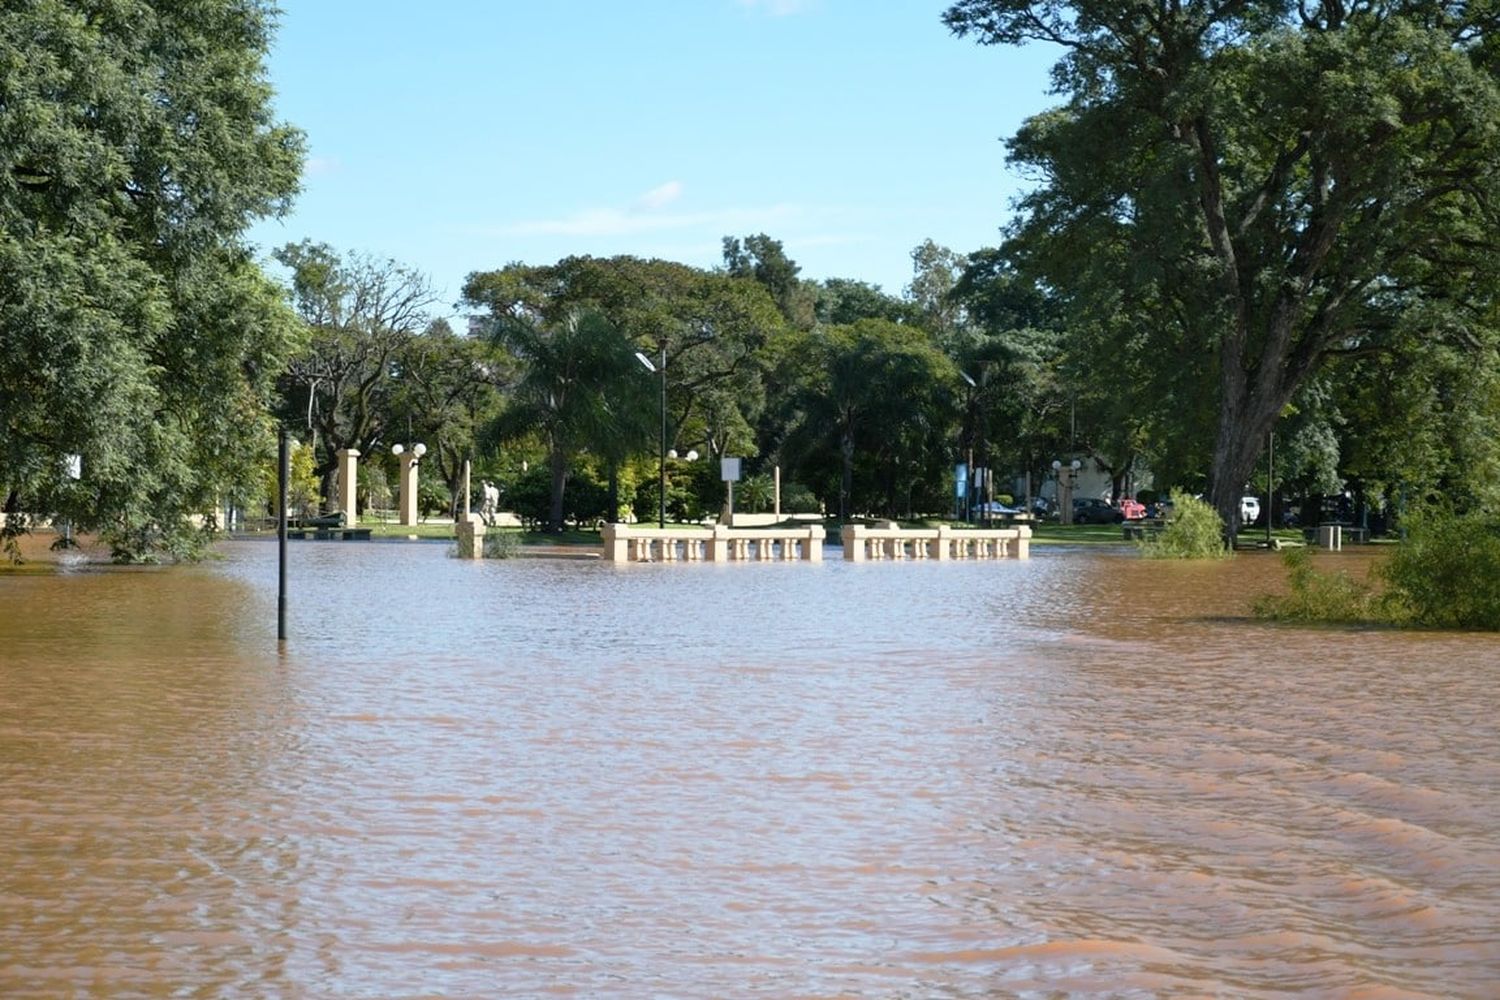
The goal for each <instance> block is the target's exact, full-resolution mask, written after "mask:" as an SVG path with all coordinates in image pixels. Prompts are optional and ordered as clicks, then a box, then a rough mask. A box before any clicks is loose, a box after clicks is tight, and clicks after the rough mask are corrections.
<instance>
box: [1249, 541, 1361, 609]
mask: <svg viewBox="0 0 1500 1000" xmlns="http://www.w3.org/2000/svg"><path fill="white" fill-rule="evenodd" d="M1281 559H1282V562H1283V563H1284V564H1285V565H1286V568H1287V582H1288V585H1289V587H1290V593H1287V594H1265V595H1262V596H1260V597H1258V598H1256V600H1255V602H1254V604H1253V606H1252V607H1253V611H1254V614H1255V616H1256V617H1257V618H1265V619H1268V620H1270V621H1283V622H1304V623H1320V624H1329V625H1336V624H1354V623H1359V622H1367V621H1370V620H1372V619H1373V618H1375V617H1376V616H1377V609H1378V607H1379V602H1378V601H1377V599H1376V595H1375V592H1374V589H1373V588H1372V587H1370V586H1369V585H1368V584H1365V583H1361V582H1360V581H1358V580H1355V579H1353V578H1351V577H1350V576H1349V574H1348V573H1345V572H1343V571H1339V572H1336V573H1321V572H1319V571H1318V570H1316V569H1314V568H1313V565H1312V557H1311V555H1310V554H1309V551H1308V550H1307V549H1305V548H1299V549H1288V550H1287V551H1286V552H1285V553H1284V554H1283V555H1282V557H1281Z"/></svg>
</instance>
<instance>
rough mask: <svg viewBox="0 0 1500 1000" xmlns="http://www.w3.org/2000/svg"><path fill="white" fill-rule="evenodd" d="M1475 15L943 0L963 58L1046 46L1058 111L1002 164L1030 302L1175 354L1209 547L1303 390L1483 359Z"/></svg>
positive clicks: (1493, 107)
mask: <svg viewBox="0 0 1500 1000" xmlns="http://www.w3.org/2000/svg"><path fill="white" fill-rule="evenodd" d="M1490 7H1491V5H1489V4H1454V3H1446V2H1437V0H1431V2H1421V0H1410V2H1402V3H1388V2H1383V0H1323V2H1299V3H1291V2H1287V0H1173V2H1165V0H1132V2H1125V3H1122V2H1118V0H1073V2H1060V0H1034V2H1031V0H960V2H958V3H956V4H954V5H953V6H951V7H950V8H949V9H948V11H947V13H946V14H945V20H946V22H947V24H948V25H949V26H950V27H951V28H952V29H953V30H954V31H956V32H957V33H959V34H961V35H969V36H973V37H975V38H977V39H978V40H979V41H980V42H983V43H999V44H1020V43H1023V42H1029V41H1042V42H1047V43H1052V44H1055V45H1057V46H1059V47H1060V48H1061V51H1062V53H1063V55H1062V58H1061V60H1060V61H1059V63H1058V64H1057V66H1056V67H1055V69H1054V75H1053V77H1054V82H1055V85H1056V88H1057V91H1058V92H1059V93H1061V94H1062V95H1064V97H1065V99H1066V102H1065V103H1064V104H1063V105H1062V106H1061V107H1059V108H1057V109H1054V110H1052V111H1048V112H1046V113H1043V114H1041V115H1039V116H1037V117H1035V118H1033V119H1031V120H1030V121H1029V122H1027V123H1026V125H1025V126H1024V127H1023V128H1022V130H1021V131H1020V133H1019V134H1017V135H1016V136H1015V137H1014V138H1013V139H1012V140H1011V144H1010V150H1011V155H1012V158H1013V160H1014V161H1015V162H1016V163H1018V164H1019V165H1021V166H1022V167H1024V168H1026V169H1028V170H1031V171H1033V172H1034V173H1035V174H1036V175H1037V176H1038V177H1039V178H1040V180H1041V184H1040V186H1039V187H1038V188H1037V189H1036V190H1035V191H1034V192H1033V193H1032V194H1030V195H1028V196H1027V197H1026V198H1025V199H1023V201H1022V204H1021V208H1022V217H1021V221H1020V223H1019V225H1018V226H1017V227H1016V229H1015V232H1014V234H1013V235H1014V237H1015V239H1016V240H1017V241H1018V242H1019V243H1021V244H1023V245H1024V246H1025V247H1026V249H1027V252H1028V253H1029V255H1030V256H1029V260H1030V263H1031V265H1032V266H1035V267H1036V268H1037V269H1038V272H1039V273H1040V274H1042V275H1044V276H1045V278H1046V280H1047V281H1048V282H1049V283H1050V284H1052V285H1054V286H1055V287H1058V288H1060V289H1066V290H1068V291H1069V292H1070V293H1072V294H1073V295H1074V296H1075V297H1076V301H1075V302H1074V303H1073V304H1074V306H1075V307H1077V308H1089V307H1093V308H1095V309H1102V308H1106V307H1108V305H1109V303H1110V301H1111V300H1112V299H1113V298H1115V297H1119V296H1121V295H1123V296H1125V297H1127V298H1128V299H1129V300H1130V302H1131V303H1132V304H1133V305H1134V306H1135V307H1137V308H1141V309H1143V310H1144V315H1145V316H1146V317H1148V318H1149V319H1150V320H1151V322H1148V323H1144V324H1142V325H1140V326H1139V327H1138V328H1137V330H1136V334H1135V335H1136V336H1139V337H1143V338H1149V339H1151V340H1152V344H1153V347H1154V346H1155V344H1156V338H1161V339H1160V343H1161V344H1162V346H1161V348H1160V349H1159V351H1158V353H1160V354H1161V356H1162V357H1163V362H1162V363H1163V364H1171V363H1172V362H1171V361H1170V360H1168V359H1169V358H1171V357H1172V356H1173V350H1172V345H1173V342H1174V341H1175V340H1179V339H1180V340H1181V341H1182V342H1185V343H1187V344H1189V345H1191V348H1192V351H1193V356H1192V357H1193V360H1192V362H1191V364H1190V365H1185V366H1182V370H1185V371H1192V372H1195V373H1196V374H1197V377H1199V378H1201V379H1203V380H1206V381H1207V382H1208V384H1209V385H1211V386H1212V396H1213V403H1214V408H1215V409H1216V413H1215V414H1214V419H1213V420H1212V421H1211V422H1210V423H1209V425H1208V426H1209V427H1210V429H1211V430H1210V433H1209V434H1208V435H1206V437H1207V438H1208V442H1207V448H1206V449H1205V450H1206V451H1207V452H1208V453H1209V454H1210V455H1211V458H1210V460H1209V469H1208V472H1209V475H1208V483H1209V495H1210V498H1211V500H1212V502H1213V504H1214V506H1215V507H1216V508H1217V509H1218V510H1219V512H1220V514H1221V515H1223V516H1224V517H1225V519H1226V521H1227V522H1228V523H1229V524H1230V525H1231V526H1232V527H1231V531H1233V530H1234V529H1233V526H1234V525H1237V522H1238V510H1237V507H1238V504H1237V499H1238V497H1239V495H1240V491H1241V489H1242V488H1243V487H1244V485H1245V483H1246V481H1247V480H1248V479H1249V477H1250V476H1251V474H1252V471H1253V469H1254V467H1255V465H1256V462H1257V459H1258V456H1259V454H1260V450H1261V448H1262V446H1263V444H1264V442H1265V440H1266V435H1267V432H1268V431H1269V430H1270V429H1271V428H1272V426H1273V425H1274V423H1275V421H1276V419H1277V417H1278V415H1279V414H1280V413H1281V411H1282V409H1283V407H1284V406H1285V405H1286V404H1287V403H1288V402H1289V401H1291V400H1292V399H1293V398H1294V396H1295V395H1296V394H1297V392H1298V390H1299V389H1300V388H1301V387H1302V386H1304V385H1305V384H1306V383H1307V382H1308V380H1309V379H1310V378H1312V377H1313V376H1314V375H1315V374H1316V373H1318V372H1319V371H1321V370H1324V369H1325V368H1326V367H1327V366H1328V365H1330V364H1331V363H1333V362H1335V361H1337V360H1340V359H1346V358H1349V357H1352V356H1364V355H1372V354H1377V353H1390V354H1398V353H1399V352H1400V351H1401V350H1402V349H1403V348H1404V347H1405V346H1406V345H1408V344H1413V343H1415V344H1417V345H1423V344H1431V343H1433V342H1436V341H1442V342H1447V343H1454V344H1465V343H1467V344H1470V345H1474V344H1478V343H1482V342H1485V341H1488V340H1489V339H1490V323H1489V322H1488V320H1489V316H1490V306H1491V304H1492V300H1493V296H1494V291H1495V287H1496V277H1497V274H1496V271H1497V268H1500V254H1497V252H1496V251H1497V250H1500V228H1497V225H1496V222H1497V218H1496V210H1497V209H1496V206H1497V205H1500V200H1497V195H1500V184H1497V179H1500V174H1497V171H1500V88H1497V86H1496V81H1495V79H1494V75H1493V71H1494V68H1495V56H1496V52H1495V45H1496V41H1497V40H1496V38H1495V36H1494V30H1493V29H1494V25H1493V24H1492V23H1491V22H1492V21H1493V19H1494V14H1493V12H1492V11H1491V10H1490Z"/></svg>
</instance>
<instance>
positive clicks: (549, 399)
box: [486, 311, 655, 532]
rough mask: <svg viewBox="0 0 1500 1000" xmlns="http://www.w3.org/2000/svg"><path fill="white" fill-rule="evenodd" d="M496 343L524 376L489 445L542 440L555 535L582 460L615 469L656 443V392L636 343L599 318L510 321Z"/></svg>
mask: <svg viewBox="0 0 1500 1000" xmlns="http://www.w3.org/2000/svg"><path fill="white" fill-rule="evenodd" d="M490 335H491V339H492V340H493V341H494V342H495V343H496V344H498V345H500V346H502V347H504V348H505V349H506V350H507V351H509V352H510V353H511V354H512V355H513V356H514V357H515V358H516V360H517V361H518V362H519V363H520V366H521V372H522V374H521V377H520V380H519V381H518V382H517V383H516V386H515V388H514V389H513V390H512V393H511V396H510V398H509V400H508V401H507V404H506V407H505V409H504V410H503V411H502V412H501V413H500V415H499V416H498V417H497V418H496V419H495V421H494V422H493V423H492V424H491V425H490V428H489V432H488V434H487V435H486V437H487V439H488V440H489V441H491V442H493V443H499V442H506V441H515V440H520V439H523V438H529V437H540V438H541V440H542V441H543V443H544V444H545V446H546V449H547V461H548V468H549V470H550V472H551V505H550V508H549V516H548V522H547V528H548V530H549V531H553V532H557V531H561V530H562V527H563V493H564V491H565V490H566V488H567V483H568V476H569V474H570V472H571V470H572V466H573V464H574V462H576V460H577V459H578V457H579V456H580V455H582V454H583V453H585V452H593V453H595V454H598V455H600V456H602V457H603V458H604V459H605V460H606V461H609V462H611V463H613V462H615V461H618V459H619V458H620V457H621V456H624V455H628V454H630V453H631V452H634V451H638V450H640V449H641V448H643V447H644V446H645V445H646V443H647V442H649V441H650V438H651V431H652V429H653V428H654V426H655V422H654V417H655V407H654V406H653V405H652V399H651V391H650V390H651V388H652V385H651V383H650V382H649V380H646V379H642V378H640V373H639V366H638V365H637V364H636V360H635V357H634V346H633V345H632V344H631V342H630V341H629V340H628V339H626V338H625V337H624V336H623V335H622V334H621V333H620V332H619V330H617V329H616V328H615V327H614V326H613V325H612V324H611V323H610V322H609V321H608V320H607V319H605V318H604V316H603V315H601V314H600V313H597V312H593V311H578V312H573V313H570V314H568V315H566V316H565V317H563V318H562V319H561V320H558V321H555V322H548V321H546V320H545V319H541V318H537V317H533V316H514V315H512V316H503V317H500V318H498V319H496V320H495V321H494V324H493V326H492V327H491V331H490Z"/></svg>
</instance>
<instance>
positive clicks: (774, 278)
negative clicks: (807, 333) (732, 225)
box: [724, 233, 816, 330]
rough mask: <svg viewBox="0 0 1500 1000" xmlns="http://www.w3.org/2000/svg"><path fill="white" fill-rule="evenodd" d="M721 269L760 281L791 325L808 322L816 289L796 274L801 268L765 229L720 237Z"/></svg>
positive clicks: (809, 325)
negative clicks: (760, 231)
mask: <svg viewBox="0 0 1500 1000" xmlns="http://www.w3.org/2000/svg"><path fill="white" fill-rule="evenodd" d="M724 269H725V271H727V272H728V273H729V275H730V276H731V277H735V278H747V279H749V280H751V281H755V282H757V283H759V284H760V285H763V286H764V287H765V289H766V291H768V292H770V293H771V298H772V300H773V301H775V303H776V308H777V309H780V310H781V315H782V316H783V317H784V318H785V319H786V321H787V322H788V323H789V324H791V325H792V326H794V327H797V328H798V329H802V330H806V329H808V328H809V327H811V326H812V324H813V312H814V305H815V302H816V292H815V291H814V290H813V289H812V288H811V287H809V286H807V285H806V284H804V283H803V281H802V280H801V279H800V278H798V277H797V275H798V273H800V272H801V270H802V268H800V267H799V266H797V262H796V261H794V260H792V259H791V258H790V257H788V256H787V255H786V250H785V249H784V248H783V247H782V245H781V241H780V240H773V239H771V237H769V236H767V235H766V234H765V233H757V234H755V235H754V236H746V237H745V238H744V240H743V241H741V240H739V239H737V238H736V237H733V236H726V237H724Z"/></svg>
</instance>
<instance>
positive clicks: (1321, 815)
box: [0, 543, 1500, 997]
mask: <svg viewBox="0 0 1500 1000" xmlns="http://www.w3.org/2000/svg"><path fill="white" fill-rule="evenodd" d="M224 551H225V555H226V556H227V559H226V560H225V561H224V562H222V563H218V564H214V565H209V566H205V567H198V568H192V569H178V570H171V571H164V572H129V573H118V572H105V573H75V574H68V575H63V576H55V577H41V578H38V577H16V578H0V995H3V996H6V997H54V996H66V995H80V994H85V995H117V994H131V993H146V994H149V995H163V996H164V995H173V994H176V993H178V992H182V993H186V994H192V995H239V996H266V995H280V996H317V997H323V996H411V995H466V996H499V995H512V996H525V995H537V994H561V995H580V996H621V997H633V996H694V997H698V996H702V997H709V996H713V997H726V996H746V995H768V996H801V997H836V996H837V997H844V996H875V997H882V996H889V997H894V996H903V997H914V996H915V997H926V996H935V997H989V996H1004V995H1011V994H1020V995H1029V994H1046V995H1052V994H1054V993H1055V994H1059V995H1070V994H1072V995H1091V994H1094V995H1096V994H1100V993H1107V994H1110V995H1118V996H1143V997H1144V996H1157V995H1163V994H1179V995H1181V994H1196V995H1203V994H1208V995H1233V996H1265V997H1272V996H1283V995H1286V994H1287V993H1291V992H1298V991H1305V992H1307V993H1309V994H1312V995H1358V996H1367V997H1383V996H1391V997H1395V996H1412V995H1421V994H1427V995H1433V996H1474V997H1484V996H1492V995H1494V992H1495V989H1496V984H1497V983H1500V724H1497V721H1496V719H1497V712H1496V708H1497V704H1496V703H1497V695H1496V694H1495V691H1496V681H1497V679H1500V678H1497V673H1500V646H1497V645H1496V640H1494V639H1492V638H1489V637H1484V636H1473V635H1456V636H1442V635H1432V634H1418V635H1413V634H1399V633H1392V632H1385V631H1353V632H1350V631H1319V630H1294V629H1285V628H1278V627H1267V626H1262V625H1258V624H1255V623H1252V622H1249V621H1246V620H1245V619H1244V618H1243V617H1241V616H1242V615H1243V613H1244V608H1245V605H1246V602H1247V600H1248V597H1249V596H1250V595H1253V594H1254V593H1257V592H1259V591H1261V590H1263V589H1267V588H1269V587H1270V586H1272V585H1273V581H1274V580H1275V579H1277V578H1279V576H1280V570H1279V568H1278V567H1277V566H1276V565H1275V563H1274V561H1273V560H1270V559H1266V558H1257V557H1254V556H1249V557H1243V558H1240V559H1237V560H1235V561H1234V562H1233V563H1231V564H1228V565H1212V566H1196V565H1188V566H1179V565H1162V564H1159V563H1148V562H1142V561H1138V560H1136V559H1134V558H1131V557H1130V556H1129V555H1125V554H1115V555H1098V554H1090V553H1082V552H1073V553H1068V552H1056V551H1051V552H1049V551H1041V552H1038V553H1037V555H1036V557H1035V558H1034V559H1033V560H1032V561H1031V562H1030V563H1026V564H1023V563H1015V562H1010V563H943V564H939V563H922V564H889V563H882V564H863V565H857V566H856V565H846V564H843V563H840V562H829V563H826V564H823V565H821V566H818V565H806V564H753V565H727V566H726V565H717V566H716V565H709V564H703V565H676V566H665V567H662V566H608V565H603V564H600V563H593V562H577V561H549V560H532V559H526V560H510V561H503V562H486V563H478V564H471V563H461V562H458V561H456V560H452V559H449V558H447V557H446V554H445V548H444V546H441V545H431V544H411V545H395V544H385V545H382V544H368V545H355V544H349V545H344V544H336V543H325V544H316V543H307V544H303V545H297V546H294V547H293V549H292V556H293V559H292V574H293V582H292V595H293V611H292V615H291V627H292V633H293V640H292V642H291V643H289V644H288V646H287V648H286V649H285V650H284V651H283V652H280V653H278V652H277V651H276V649H275V642H274V633H275V551H274V546H272V545H269V544H257V543H239V544H234V545H230V546H227V547H226V548H225V550H224Z"/></svg>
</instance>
